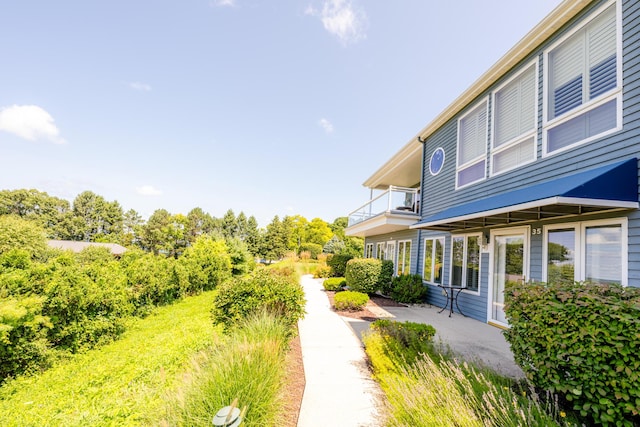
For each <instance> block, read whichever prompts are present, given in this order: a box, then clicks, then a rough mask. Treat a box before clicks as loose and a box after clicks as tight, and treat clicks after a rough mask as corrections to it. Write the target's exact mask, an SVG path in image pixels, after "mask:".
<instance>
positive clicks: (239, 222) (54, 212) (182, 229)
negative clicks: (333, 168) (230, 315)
mask: <svg viewBox="0 0 640 427" xmlns="http://www.w3.org/2000/svg"><path fill="white" fill-rule="evenodd" d="M2 215H14V216H18V217H20V218H22V219H26V220H29V221H30V222H32V223H35V224H37V225H39V226H40V227H42V229H43V230H44V232H45V234H46V237H47V238H49V239H58V240H74V241H85V242H102V243H118V244H121V245H123V246H125V247H128V248H135V247H137V248H140V249H142V250H144V251H147V252H153V253H154V254H164V255H167V256H172V257H174V258H177V257H179V256H180V255H181V254H182V253H183V252H184V251H185V249H186V248H188V247H190V246H191V245H193V243H194V242H195V241H196V239H197V238H198V237H199V236H202V235H212V236H216V237H222V238H224V239H225V240H227V241H229V240H236V241H239V242H242V244H243V245H246V247H247V249H248V251H249V252H250V253H251V254H252V255H253V256H254V257H258V258H263V259H267V260H276V259H281V258H282V257H283V256H285V254H286V253H288V252H296V253H300V252H309V253H310V254H311V256H312V257H314V258H315V257H316V256H317V254H319V253H321V252H325V253H350V254H353V255H361V254H362V250H363V242H362V240H361V239H359V238H354V237H347V236H345V234H344V229H345V227H346V225H347V218H346V217H340V218H337V219H335V220H334V221H333V223H327V222H325V221H324V220H322V219H320V218H313V219H312V220H310V221H309V220H307V219H306V218H304V217H303V216H300V215H294V216H285V217H283V218H282V219H281V218H280V217H279V216H275V217H274V218H273V219H272V221H271V223H269V224H268V225H267V226H266V228H260V227H259V226H258V222H257V221H256V219H255V217H254V216H249V217H247V215H246V214H245V213H244V212H240V213H239V214H238V215H236V214H235V213H234V212H233V210H232V209H229V210H227V212H226V213H225V214H224V216H223V217H222V218H215V217H213V216H212V215H210V214H209V213H207V212H205V211H203V210H202V209H201V208H199V207H195V208H193V209H191V210H190V211H189V212H188V213H187V214H186V215H184V214H181V213H177V214H172V213H170V212H169V211H167V210H166V209H157V210H156V211H155V212H153V214H152V215H151V216H150V217H149V219H148V220H146V221H145V220H144V219H143V218H142V217H141V215H140V214H139V213H138V212H136V211H135V210H134V209H129V210H127V211H125V210H124V209H123V208H122V206H121V205H120V204H119V203H118V202H117V201H108V200H106V199H105V198H104V197H102V196H100V195H98V194H95V193H93V192H92V191H84V192H82V193H80V194H78V195H77V196H76V198H75V199H74V200H73V201H72V202H69V201H68V200H65V199H62V198H59V197H55V196H50V195H49V194H47V193H46V192H43V191H38V190H33V189H31V190H28V189H19V190H2V191H0V216H2Z"/></svg>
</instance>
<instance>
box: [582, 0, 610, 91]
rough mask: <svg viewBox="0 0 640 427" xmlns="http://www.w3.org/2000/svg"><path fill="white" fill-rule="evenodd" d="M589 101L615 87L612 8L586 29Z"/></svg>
mask: <svg viewBox="0 0 640 427" xmlns="http://www.w3.org/2000/svg"><path fill="white" fill-rule="evenodd" d="M587 43H588V51H589V99H593V98H595V97H597V96H598V95H600V94H602V93H604V92H607V91H609V90H610V89H613V88H615V87H616V85H617V84H616V83H617V82H616V14H615V9H614V7H613V6H611V7H609V8H608V9H607V10H605V11H604V12H602V14H600V16H598V18H597V19H595V20H594V21H593V23H592V24H590V25H589V27H588V28H587Z"/></svg>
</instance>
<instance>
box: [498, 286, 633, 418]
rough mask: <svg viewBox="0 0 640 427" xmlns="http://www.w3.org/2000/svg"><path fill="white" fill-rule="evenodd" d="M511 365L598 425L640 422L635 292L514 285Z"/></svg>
mask: <svg viewBox="0 0 640 427" xmlns="http://www.w3.org/2000/svg"><path fill="white" fill-rule="evenodd" d="M505 303H506V305H505V313H506V316H507V319H508V321H509V324H510V325H511V329H509V330H508V331H506V333H505V336H506V338H507V341H508V342H509V344H510V345H511V350H512V352H513V354H514V356H515V360H516V362H517V363H518V364H519V365H520V367H521V368H522V369H523V371H524V372H525V373H526V375H527V377H528V378H529V379H530V380H531V381H532V382H533V384H534V385H535V386H537V387H541V388H543V389H546V390H550V391H552V392H556V393H559V394H561V395H562V396H564V397H565V398H566V400H567V401H569V402H570V404H571V405H572V406H573V408H574V409H575V410H576V411H578V412H579V413H580V414H581V415H582V416H584V417H592V418H593V420H594V421H595V422H596V423H598V424H602V425H616V426H632V425H634V422H635V423H636V425H638V423H640V415H639V411H640V357H638V348H640V288H631V287H627V288H623V287H621V286H618V285H597V284H589V283H570V284H553V285H552V284H544V283H538V284H532V283H527V284H512V285H510V286H509V287H508V288H507V289H506V291H505Z"/></svg>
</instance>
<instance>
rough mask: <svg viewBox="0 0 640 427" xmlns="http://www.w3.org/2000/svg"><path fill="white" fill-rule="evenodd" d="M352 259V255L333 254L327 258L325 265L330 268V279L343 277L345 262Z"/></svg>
mask: <svg viewBox="0 0 640 427" xmlns="http://www.w3.org/2000/svg"><path fill="white" fill-rule="evenodd" d="M351 259H353V255H349V254H334V255H331V256H329V257H328V258H327V265H328V266H329V267H331V276H330V277H344V275H345V273H346V271H347V262H349V260H351Z"/></svg>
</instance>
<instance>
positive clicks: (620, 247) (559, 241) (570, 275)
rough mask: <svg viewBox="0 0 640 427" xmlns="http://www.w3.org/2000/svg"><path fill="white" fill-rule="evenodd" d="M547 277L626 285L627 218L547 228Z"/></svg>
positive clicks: (563, 280) (554, 279)
mask: <svg viewBox="0 0 640 427" xmlns="http://www.w3.org/2000/svg"><path fill="white" fill-rule="evenodd" d="M545 231H546V233H545V238H546V242H545V259H546V274H545V276H546V280H547V282H550V283H557V282H567V281H569V282H573V281H584V280H586V281H590V282H595V283H603V284H605V283H617V284H622V285H626V284H627V219H626V218H618V219H614V220H601V221H589V222H579V223H571V224H563V225H552V226H548V227H546V229H545Z"/></svg>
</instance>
